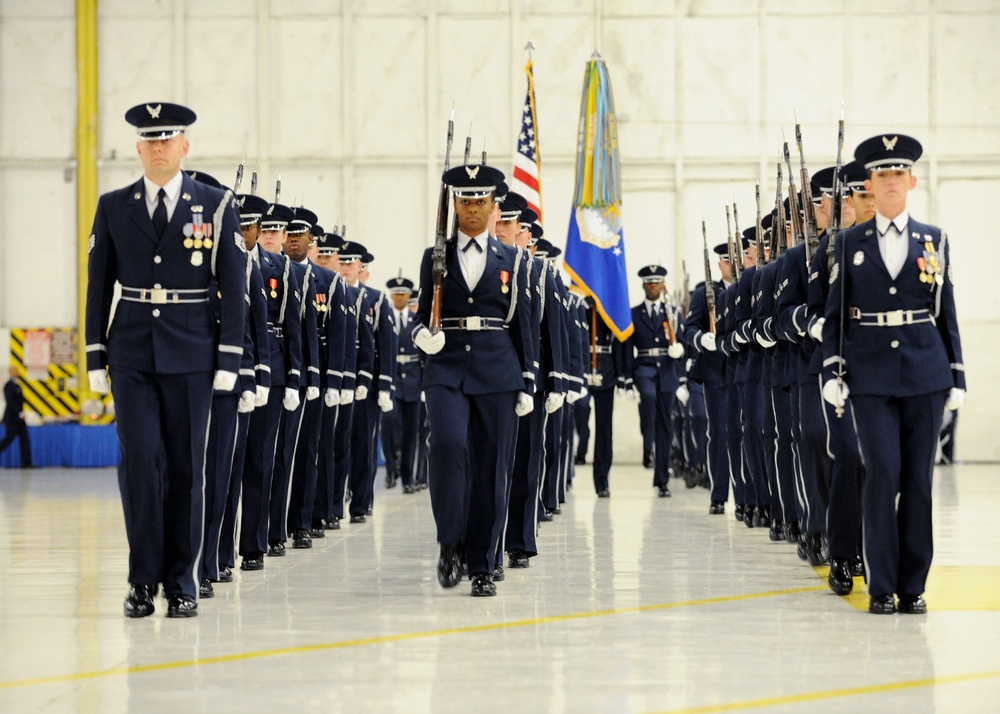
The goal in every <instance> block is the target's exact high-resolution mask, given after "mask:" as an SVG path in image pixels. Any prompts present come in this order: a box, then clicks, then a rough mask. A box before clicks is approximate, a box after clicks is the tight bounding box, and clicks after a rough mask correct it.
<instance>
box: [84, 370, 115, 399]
mask: <svg viewBox="0 0 1000 714" xmlns="http://www.w3.org/2000/svg"><path fill="white" fill-rule="evenodd" d="M87 377H88V378H89V379H90V390H91V391H92V392H95V393H97V394H107V393H108V392H110V391H111V383H110V382H109V381H108V373H107V371H106V370H104V369H91V370H88V371H87Z"/></svg>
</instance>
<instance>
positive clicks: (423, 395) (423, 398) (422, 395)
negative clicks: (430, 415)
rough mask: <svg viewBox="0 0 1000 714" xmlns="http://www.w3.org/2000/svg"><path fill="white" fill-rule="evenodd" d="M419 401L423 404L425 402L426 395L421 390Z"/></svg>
mask: <svg viewBox="0 0 1000 714" xmlns="http://www.w3.org/2000/svg"><path fill="white" fill-rule="evenodd" d="M420 401H422V402H423V403H424V404H426V403H427V395H426V394H424V393H423V392H420Z"/></svg>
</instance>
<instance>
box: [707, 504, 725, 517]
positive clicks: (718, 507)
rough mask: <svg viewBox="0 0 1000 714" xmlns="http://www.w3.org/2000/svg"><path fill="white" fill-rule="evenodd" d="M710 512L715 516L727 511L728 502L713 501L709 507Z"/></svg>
mask: <svg viewBox="0 0 1000 714" xmlns="http://www.w3.org/2000/svg"><path fill="white" fill-rule="evenodd" d="M708 512H709V513H710V514H711V515H713V516H718V515H720V514H722V513H725V512H726V504H725V502H723V501H712V505H711V506H709V507H708Z"/></svg>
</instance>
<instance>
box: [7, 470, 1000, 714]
mask: <svg viewBox="0 0 1000 714" xmlns="http://www.w3.org/2000/svg"><path fill="white" fill-rule="evenodd" d="M650 483H651V472H648V471H645V470H643V469H641V468H640V467H638V466H625V467H620V466H616V467H615V468H614V470H613V473H612V480H611V491H612V498H611V499H610V500H604V499H601V500H598V499H597V498H596V497H595V496H594V493H593V488H592V486H591V482H590V468H589V467H582V468H579V467H578V469H577V484H576V487H575V488H574V489H573V490H572V491H570V493H569V498H568V502H567V503H566V504H565V506H564V508H563V513H562V515H561V516H558V517H556V520H555V521H554V522H552V523H543V524H542V526H541V534H540V536H539V548H540V550H541V551H542V553H541V555H539V557H537V558H535V559H533V560H532V562H531V567H530V568H529V569H528V570H521V571H508V574H507V579H506V581H505V582H502V583H499V584H498V596H497V597H496V598H492V599H478V598H477V599H473V598H470V597H469V595H468V593H469V587H468V583H467V582H463V583H462V584H461V585H460V586H459V587H457V588H455V589H453V590H442V589H441V588H440V586H439V585H438V583H437V579H436V575H435V563H436V559H437V547H436V545H435V543H434V535H433V533H434V529H433V520H432V516H431V512H430V505H429V499H428V498H427V492H426V491H424V492H421V493H418V494H415V495H403V494H402V493H401V491H400V489H399V487H397V488H396V489H394V490H393V491H390V492H386V491H385V489H384V486H383V484H382V477H381V475H380V476H379V479H378V482H377V491H376V501H375V515H374V517H372V518H371V519H369V522H368V523H366V524H361V525H354V526H351V525H347V524H345V525H344V527H343V529H342V530H340V531H337V532H333V533H330V534H329V535H328V537H327V538H325V539H324V540H317V541H316V542H315V543H314V547H313V548H312V550H306V551H293V550H290V551H289V553H288V556H287V557H285V558H283V559H275V558H268V559H267V560H266V568H265V570H264V571H263V572H258V573H240V572H238V571H237V573H236V578H235V582H233V583H231V584H220V585H217V586H216V597H215V598H214V599H212V600H203V601H201V603H200V606H199V612H200V615H199V617H197V618H195V619H191V620H168V619H166V618H164V617H163V613H164V612H165V610H166V605H165V601H163V600H162V599H157V601H156V603H157V612H156V614H154V615H153V616H152V617H149V618H146V619H143V620H127V619H126V618H124V617H123V616H122V613H121V602H122V599H123V597H124V596H125V593H126V590H127V585H126V560H127V552H126V548H125V534H124V527H123V524H122V516H121V505H120V501H119V499H118V491H117V485H116V478H115V473H114V471H113V470H70V469H39V470H35V471H31V472H22V471H17V470H5V471H0V542H2V543H3V544H5V548H4V551H3V552H4V553H5V556H4V557H3V558H2V559H0V712H3V713H4V714H14V713H18V714H19V713H21V712H101V713H102V714H104V713H108V714H110V713H114V712H129V711H130V712H142V713H144V714H146V713H153V712H161V711H162V712H228V711H239V712H276V711H282V712H303V713H305V712H324V713H328V712H341V711H343V712H355V711H362V710H366V711H378V712H382V711H386V712H436V713H437V712H460V711H461V712H468V711H474V712H494V711H495V712H722V711H726V712H732V711H774V712H810V713H811V712H834V711H836V712H841V711H844V710H846V709H854V710H858V711H877V712H880V713H882V712H907V713H914V712H997V711H1000V645H998V642H1000V525H998V518H997V514H998V513H1000V469H998V468H997V467H996V466H979V465H977V466H956V467H950V468H947V469H939V470H938V472H937V474H936V476H935V501H934V507H935V529H936V533H935V536H936V554H935V560H934V568H933V570H932V572H931V581H930V583H929V587H928V592H927V593H926V598H927V602H928V605H929V607H930V613H929V614H928V615H926V616H903V615H896V616H891V617H877V616H873V615H868V614H867V613H866V612H865V608H866V607H867V598H866V597H865V596H864V594H863V593H864V587H863V584H862V582H861V580H860V579H859V580H857V581H856V588H855V592H856V594H855V595H853V596H851V597H849V598H846V599H842V598H839V597H837V596H835V595H833V594H832V593H830V592H829V590H828V589H827V587H826V585H825V574H826V570H825V568H817V569H815V570H814V569H813V568H810V567H809V566H808V565H807V564H805V562H804V561H801V560H799V559H798V558H797V557H796V555H795V551H794V548H793V547H792V546H790V545H788V544H785V543H772V542H770V541H769V540H768V537H767V533H766V531H764V530H761V529H755V530H748V529H746V528H745V527H744V526H743V525H742V524H740V523H737V522H736V521H735V520H734V519H733V517H732V515H731V514H732V504H731V503H730V504H729V505H728V506H727V514H726V516H725V517H721V516H709V515H708V513H707V510H708V495H707V492H705V491H704V490H701V489H696V490H690V491H689V490H687V489H685V488H684V486H683V483H680V482H675V483H674V489H673V490H674V496H673V498H671V499H669V500H668V499H659V498H656V497H655V492H654V489H653V488H652V487H651V486H650V485H649V484H650Z"/></svg>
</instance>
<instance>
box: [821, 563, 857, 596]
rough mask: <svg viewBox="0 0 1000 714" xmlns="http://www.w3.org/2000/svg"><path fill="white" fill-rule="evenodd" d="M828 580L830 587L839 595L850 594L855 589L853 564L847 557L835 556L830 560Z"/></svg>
mask: <svg viewBox="0 0 1000 714" xmlns="http://www.w3.org/2000/svg"><path fill="white" fill-rule="evenodd" d="M826 582H827V583H829V585H830V589H831V590H833V592H835V593H837V594H838V595H841V596H843V595H850V594H851V591H852V590H853V589H854V577H853V576H852V575H851V565H850V561H849V560H848V559H847V558H834V559H833V560H831V561H830V575H828V576H827V578H826Z"/></svg>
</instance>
